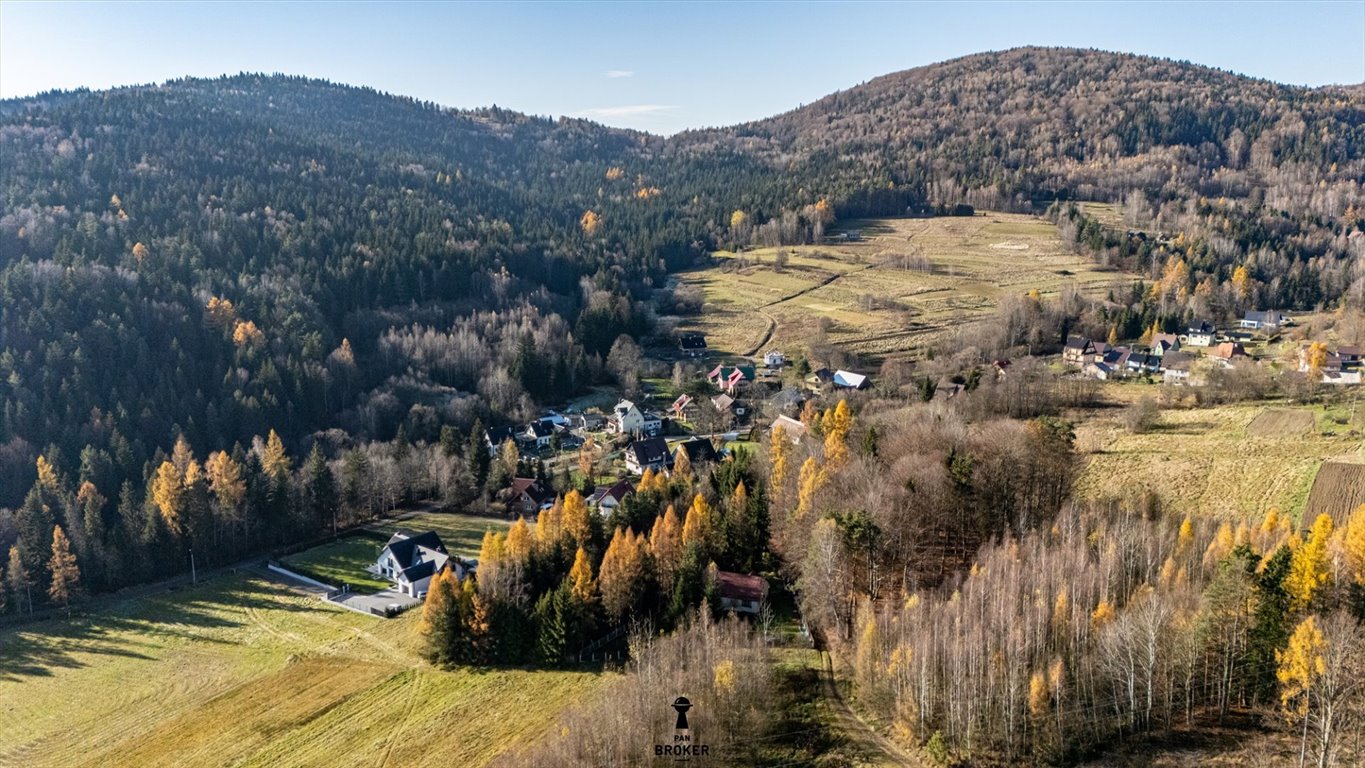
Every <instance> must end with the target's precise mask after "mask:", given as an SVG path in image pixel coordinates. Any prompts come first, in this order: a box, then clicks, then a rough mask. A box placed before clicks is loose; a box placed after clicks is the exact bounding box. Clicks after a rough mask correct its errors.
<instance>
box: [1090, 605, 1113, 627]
mask: <svg viewBox="0 0 1365 768" xmlns="http://www.w3.org/2000/svg"><path fill="white" fill-rule="evenodd" d="M1115 615H1116V613H1115V611H1114V604H1113V603H1111V602H1109V601H1108V600H1101V601H1100V604H1099V605H1097V606H1095V610H1094V611H1091V613H1090V624H1091V626H1093V627H1094V628H1095V629H1099V628H1101V627H1103V626H1104V625H1106V624H1108V623H1109V622H1111V621H1113V620H1114V616H1115Z"/></svg>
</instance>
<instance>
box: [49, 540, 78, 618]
mask: <svg viewBox="0 0 1365 768" xmlns="http://www.w3.org/2000/svg"><path fill="white" fill-rule="evenodd" d="M47 569H48V571H49V572H50V573H51V574H52V583H51V584H50V585H49V586H48V590H47V595H48V597H50V598H52V602H54V603H56V604H58V605H60V606H63V607H69V606H70V605H71V601H72V600H73V599H74V598H75V597H76V596H77V595H78V594H80V588H81V569H80V568H79V567H77V565H76V556H75V555H73V554H71V542H70V541H69V540H67V538H66V532H65V531H63V530H62V527H61V526H60V525H59V526H57V527H55V528H53V529H52V559H51V560H49V561H48V563H47Z"/></svg>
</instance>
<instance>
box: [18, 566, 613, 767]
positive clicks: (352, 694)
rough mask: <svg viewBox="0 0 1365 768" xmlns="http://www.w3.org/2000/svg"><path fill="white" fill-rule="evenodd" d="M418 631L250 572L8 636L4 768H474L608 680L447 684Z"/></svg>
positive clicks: (553, 674) (509, 676)
mask: <svg viewBox="0 0 1365 768" xmlns="http://www.w3.org/2000/svg"><path fill="white" fill-rule="evenodd" d="M419 613H420V612H419V611H413V612H410V613H408V614H406V615H404V616H403V617H400V618H397V619H392V620H381V619H377V618H373V617H370V616H364V615H361V614H357V613H353V612H351V611H346V610H343V609H339V608H334V607H329V606H327V605H325V604H323V603H322V602H320V601H319V600H317V599H316V598H312V597H307V596H304V595H302V594H299V593H296V592H294V591H292V590H290V589H288V588H286V587H284V586H282V585H280V584H278V583H276V582H274V581H271V580H269V579H267V578H265V577H263V576H262V575H261V574H259V573H257V572H256V571H255V570H254V569H253V570H244V571H242V572H239V573H232V572H224V573H219V574H217V575H215V576H214V577H213V578H211V579H210V580H207V581H206V582H201V583H200V585H199V586H197V587H193V588H186V589H180V590H177V591H174V592H169V593H162V594H158V595H153V596H149V597H140V598H127V599H123V600H116V601H114V602H111V603H110V604H108V605H107V606H105V607H103V608H101V609H100V610H99V611H96V612H92V613H90V614H88V615H86V616H77V617H76V618H74V619H72V620H69V621H68V620H51V621H44V622H39V623H36V624H32V625H27V626H21V627H16V628H11V629H7V630H4V631H0V711H2V712H4V715H5V716H4V717H2V718H0V766H10V765H13V766H25V767H26V768H28V767H31V768H42V767H43V766H61V767H62V768H76V767H79V766H99V767H100V768H104V767H105V766H122V765H130V766H132V765H135V766H177V767H186V768H194V767H196V766H223V765H234V766H272V767H275V766H335V765H357V766H358V765H364V766H405V765H435V764H441V765H446V764H450V765H471V766H477V765H483V764H484V763H486V762H488V761H489V760H491V759H492V757H493V756H494V755H496V754H498V753H499V752H501V751H503V750H505V749H507V748H509V747H511V746H514V745H517V744H520V743H521V742H523V741H524V740H526V739H532V738H535V737H536V736H537V735H539V734H540V733H542V732H543V731H544V730H545V729H546V728H549V727H551V726H552V725H553V723H554V722H556V719H557V717H558V715H559V712H560V711H561V710H562V709H563V708H564V707H567V706H568V705H569V704H571V703H573V702H574V701H576V700H578V699H579V698H581V697H583V696H587V695H591V692H592V691H594V690H595V689H596V687H597V686H598V685H599V683H601V682H602V681H603V680H604V679H606V678H605V676H604V675H603V674H601V673H590V672H563V671H529V670H520V669H468V668H459V669H453V670H441V669H436V668H433V667H431V666H429V665H428V664H426V663H425V662H424V661H423V660H422V658H421V657H420V654H419V646H420V639H419V637H418V636H417V633H416V623H417V621H418V619H419ZM509 713H510V714H509Z"/></svg>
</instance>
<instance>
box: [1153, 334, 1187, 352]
mask: <svg viewBox="0 0 1365 768" xmlns="http://www.w3.org/2000/svg"><path fill="white" fill-rule="evenodd" d="M1179 351H1180V337H1179V336H1177V335H1175V334H1174V333H1157V334H1153V335H1152V350H1151V354H1153V355H1156V356H1157V357H1162V356H1164V355H1165V354H1166V353H1167V352H1179Z"/></svg>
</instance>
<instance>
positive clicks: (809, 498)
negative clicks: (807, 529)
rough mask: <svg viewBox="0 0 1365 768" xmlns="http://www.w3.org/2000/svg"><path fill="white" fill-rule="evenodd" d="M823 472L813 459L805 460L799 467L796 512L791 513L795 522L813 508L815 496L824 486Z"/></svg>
mask: <svg viewBox="0 0 1365 768" xmlns="http://www.w3.org/2000/svg"><path fill="white" fill-rule="evenodd" d="M824 482H825V472H824V470H823V469H821V468H820V465H819V464H817V463H816V462H815V457H814V456H811V457H810V458H808V459H806V463H804V464H802V465H801V474H800V476H799V477H798V479H797V497H796V510H795V512H794V513H793V514H794V516H795V517H796V519H797V520H800V519H801V518H803V517H805V516H806V515H807V514H808V513H809V512H810V511H811V510H812V508H814V506H815V494H816V493H818V492H819V491H820V487H821V486H822V485H824Z"/></svg>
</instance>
